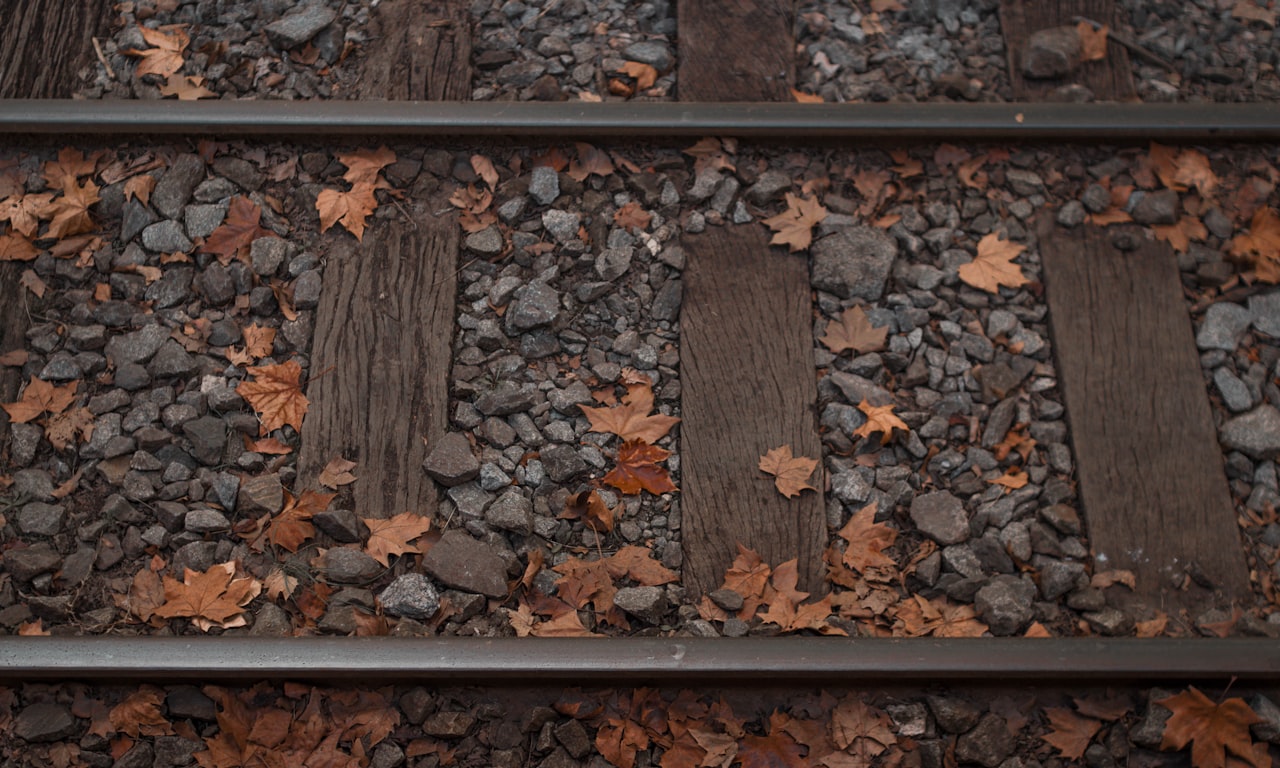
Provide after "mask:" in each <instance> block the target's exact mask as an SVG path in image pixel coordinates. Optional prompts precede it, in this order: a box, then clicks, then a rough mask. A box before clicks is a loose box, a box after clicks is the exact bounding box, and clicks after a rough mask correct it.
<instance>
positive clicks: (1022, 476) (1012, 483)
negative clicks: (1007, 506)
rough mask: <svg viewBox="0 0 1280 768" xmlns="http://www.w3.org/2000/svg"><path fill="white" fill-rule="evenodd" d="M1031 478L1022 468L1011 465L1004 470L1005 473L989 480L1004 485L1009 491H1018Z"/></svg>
mask: <svg viewBox="0 0 1280 768" xmlns="http://www.w3.org/2000/svg"><path fill="white" fill-rule="evenodd" d="M1030 479H1031V478H1030V477H1029V476H1028V475H1027V473H1026V472H1023V471H1022V470H1021V469H1018V468H1017V467H1009V468H1008V469H1006V470H1005V471H1004V474H1003V475H1000V476H999V477H997V478H996V479H995V480H988V481H987V482H988V483H991V484H992V485H1000V486H1004V488H1005V492H1006V493H1007V492H1009V491H1016V490H1017V489H1019V488H1021V487H1023V486H1024V485H1026V484H1027V483H1028V482H1029V481H1030Z"/></svg>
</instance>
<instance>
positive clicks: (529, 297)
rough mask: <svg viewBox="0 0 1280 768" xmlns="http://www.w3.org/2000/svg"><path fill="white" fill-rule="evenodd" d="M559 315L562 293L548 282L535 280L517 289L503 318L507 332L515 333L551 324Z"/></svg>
mask: <svg viewBox="0 0 1280 768" xmlns="http://www.w3.org/2000/svg"><path fill="white" fill-rule="evenodd" d="M559 316H560V294H558V293H557V292H556V290H555V289H554V288H552V287H551V286H549V285H547V284H546V283H543V282H537V281H535V282H532V283H529V284H527V285H525V286H524V287H523V288H519V289H517V290H516V292H515V294H514V298H513V299H512V302H511V304H510V305H509V306H508V307H507V314H506V316H505V317H504V318H503V320H504V322H505V325H506V330H507V333H509V334H512V335H515V334H518V333H520V332H523V331H527V330H530V329H532V328H539V327H541V326H544V325H551V324H552V323H554V322H555V321H556V318H558V317H559Z"/></svg>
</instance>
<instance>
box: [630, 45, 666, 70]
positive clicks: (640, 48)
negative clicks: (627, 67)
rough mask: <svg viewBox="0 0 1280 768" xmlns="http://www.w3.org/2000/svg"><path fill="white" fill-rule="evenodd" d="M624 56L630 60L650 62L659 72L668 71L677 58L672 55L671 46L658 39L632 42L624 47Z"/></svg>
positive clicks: (642, 62) (643, 62)
mask: <svg viewBox="0 0 1280 768" xmlns="http://www.w3.org/2000/svg"><path fill="white" fill-rule="evenodd" d="M622 56H623V57H624V58H626V59H628V60H629V61H638V62H640V63H641V64H648V65H649V66H651V67H653V68H654V69H656V70H658V71H659V72H666V71H667V70H668V69H671V65H672V64H674V63H675V59H674V58H673V57H672V55H671V48H670V47H669V46H668V45H667V44H666V43H661V42H658V41H656V40H642V41H640V42H638V43H632V44H631V45H628V46H627V47H626V48H623V49H622Z"/></svg>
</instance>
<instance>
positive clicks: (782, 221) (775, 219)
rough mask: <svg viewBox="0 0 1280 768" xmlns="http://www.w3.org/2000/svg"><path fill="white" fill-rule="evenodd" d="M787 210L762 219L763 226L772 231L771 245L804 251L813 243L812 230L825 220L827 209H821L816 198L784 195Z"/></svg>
mask: <svg viewBox="0 0 1280 768" xmlns="http://www.w3.org/2000/svg"><path fill="white" fill-rule="evenodd" d="M786 199H787V210H785V211H783V212H782V213H780V214H778V215H777V216H771V217H769V218H767V219H764V224H765V226H767V227H769V229H772V230H773V231H774V232H775V233H776V234H774V236H773V239H772V240H770V241H769V243H770V244H772V245H785V246H788V247H789V248H790V249H791V250H792V251H793V252H794V251H800V250H804V249H805V248H808V247H809V244H810V243H812V242H813V228H814V227H815V226H817V225H818V224H819V223H820V222H821V221H822V220H823V219H825V218H827V209H826V208H823V207H822V204H821V203H819V202H818V199H817V198H816V197H814V198H803V197H799V196H797V195H793V194H791V193H790V192H788V193H787V194H786Z"/></svg>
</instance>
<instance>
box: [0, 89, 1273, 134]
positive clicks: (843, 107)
mask: <svg viewBox="0 0 1280 768" xmlns="http://www.w3.org/2000/svg"><path fill="white" fill-rule="evenodd" d="M0 134H10V135H13V134H22V135H34V136H44V135H49V136H53V135H57V136H66V135H111V136H121V135H129V136H141V135H174V134H199V135H218V136H226V137H248V136H285V135H288V136H314V137H321V136H352V137H367V136H379V137H389V136H469V137H474V136H516V137H526V136H584V137H585V136H628V137H642V136H647V137H668V136H685V137H689V136H707V135H716V134H719V135H732V136H741V137H756V138H775V139H776V138H787V139H797V140H800V139H821V138H827V139H863V140H891V139H897V140H912V139H915V140H921V139H934V140H943V141H958V140H983V139H987V140H997V139H1000V140H1010V141H1049V140H1070V141H1134V140H1137V141H1147V140H1160V141H1210V140H1217V141H1223V140H1230V141H1275V140H1280V104H1267V103H1263V104H1114V103H1107V104H1046V103H1001V104H952V103H924V104H861V103H859V104H769V103H714V104H713V103H679V102H616V103H615V102H606V103H600V104H591V103H582V102H559V103H541V102H424V101H253V100H225V101H204V102H183V101H136V100H104V101H77V100H52V99H50V100H43V99H41V100H22V99H15V100H0Z"/></svg>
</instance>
